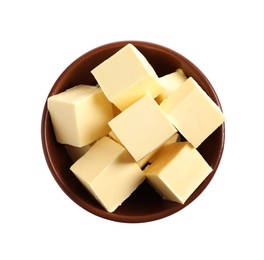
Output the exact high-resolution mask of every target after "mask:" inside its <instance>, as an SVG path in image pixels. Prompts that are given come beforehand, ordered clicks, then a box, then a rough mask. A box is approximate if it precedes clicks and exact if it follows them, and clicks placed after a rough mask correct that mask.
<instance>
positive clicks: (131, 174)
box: [70, 137, 145, 212]
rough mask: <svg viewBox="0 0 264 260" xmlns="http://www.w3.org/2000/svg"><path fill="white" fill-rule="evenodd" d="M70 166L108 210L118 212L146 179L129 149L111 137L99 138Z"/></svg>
mask: <svg viewBox="0 0 264 260" xmlns="http://www.w3.org/2000/svg"><path fill="white" fill-rule="evenodd" d="M70 169H71V171H72V172H73V173H74V174H75V176H76V177H77V178H78V179H79V180H80V182H81V183H82V184H83V185H84V187H86V189H87V190H88V191H89V192H90V193H91V194H92V195H93V196H94V197H95V199H97V201H98V202H99V203H100V204H101V205H102V206H103V207H104V208H105V209H106V210H107V211H108V212H113V211H115V210H116V209H117V207H118V206H120V205H121V204H122V203H123V202H124V201H125V200H126V199H127V198H128V197H129V196H130V195H131V194H132V193H133V192H134V191H135V190H136V188H137V187H138V186H139V185H140V184H141V183H142V182H143V181H144V179H145V175H144V174H143V172H142V170H141V169H140V167H139V166H138V164H137V163H136V162H135V161H134V159H133V158H132V156H131V155H130V154H129V153H128V152H127V150H126V149H125V148H124V147H123V146H121V145H120V144H118V143H116V142H115V141H113V140H112V139H110V138H109V137H103V138H101V139H100V140H98V141H97V142H96V143H95V144H94V145H93V146H92V147H91V148H90V149H89V150H88V152H87V153H86V154H85V155H84V156H82V157H81V158H80V159H79V160H78V161H76V162H75V163H74V164H73V165H72V166H71V168H70Z"/></svg>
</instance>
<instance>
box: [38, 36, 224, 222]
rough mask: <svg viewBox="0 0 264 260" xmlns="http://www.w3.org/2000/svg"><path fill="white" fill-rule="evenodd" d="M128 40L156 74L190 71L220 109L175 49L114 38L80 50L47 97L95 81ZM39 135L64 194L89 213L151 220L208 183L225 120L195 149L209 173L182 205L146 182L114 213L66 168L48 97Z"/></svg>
mask: <svg viewBox="0 0 264 260" xmlns="http://www.w3.org/2000/svg"><path fill="white" fill-rule="evenodd" d="M127 43H131V44H133V45H134V46H135V47H136V48H138V50H139V51H140V52H141V53H142V54H143V55H144V56H145V57H146V58H147V60H148V61H149V62H150V64H151V65H152V66H153V68H154V69H155V71H156V72H157V74H158V76H163V75H165V74H168V73H171V72H173V71H175V70H176V69H177V68H181V69H182V70H183V71H184V72H185V74H186V76H187V77H189V76H192V77H193V78H194V79H195V80H196V81H197V82H198V84H199V85H200V86H201V87H202V88H203V90H204V91H205V92H206V93H207V94H208V95H209V96H210V97H211V99H212V100H213V101H214V102H215V103H216V104H217V105H218V106H219V107H220V109H222V107H221V104H220V101H219V99H218V96H217V94H216V92H215V90H214V88H213V87H212V85H211V84H210V82H209V81H208V79H207V78H206V76H205V75H204V74H203V73H202V72H201V70H200V69H199V68H197V66H195V65H194V64H193V63H192V62H191V61H189V60H188V59H187V58H185V57H184V56H182V55H181V54H179V53H178V52H176V51H174V50H171V49H169V48H167V47H164V46H161V45H159V44H156V43H150V42H144V41H119V42H113V43H108V44H105V45H102V46H100V47H97V48H95V49H93V50H91V51H88V52H87V53H85V54H83V55H82V56H80V57H79V58H77V59H76V60H75V61H73V62H72V63H71V64H70V65H69V66H68V67H67V68H66V69H65V70H64V71H63V72H62V74H61V75H60V76H59V77H58V79H57V80H56V82H55V83H54V85H53V86H52V88H51V90H50V92H49V94H48V95H47V98H48V97H49V96H51V95H54V94H57V93H59V92H62V91H64V90H66V89H68V88H70V87H73V86H74V85H77V84H91V85H94V84H96V80H95V78H94V77H93V75H92V74H91V73H90V71H91V70H92V69H93V68H94V67H96V66H97V65H98V64H100V63H101V62H102V61H104V60H105V59H107V58H109V57H110V56H111V55H113V54H114V53H115V52H116V51H118V50H119V49H120V48H122V47H123V46H125V45H126V44H127ZM41 140H42V147H43V152H44V156H45V159H46V162H47V165H48V167H49V169H50V172H51V174H52V175H53V177H54V179H55V180H56V182H57V183H58V185H59V186H60V188H61V189H62V190H63V191H64V192H65V193H66V194H67V196H68V197H69V198H70V199H72V201H74V202H75V203H77V204H78V205H79V206H80V207H82V208H83V209H85V210H87V211H88V212H90V213H92V214H94V215H96V216H99V217H101V218H104V219H107V220H112V221H117V222H125V223H140V222H148V221H154V220H158V219H162V218H164V217H167V216H170V215H172V214H174V213H176V212H178V211H180V210H182V209H183V208H185V207H186V206H188V205H189V204H190V203H191V202H193V201H194V200H195V199H196V198H197V197H198V196H199V195H200V194H201V193H202V192H203V191H204V190H205V188H206V187H207V186H208V184H209V183H210V182H211V180H212V178H213V176H214V175H215V173H216V170H217V168H218V165H219V163H220V160H221V157H222V153H223V149H224V141H225V125H224V124H222V125H221V126H220V127H218V128H217V129H216V130H215V131H214V132H213V133H212V134H211V135H210V136H209V137H208V138H207V139H206V140H205V141H204V142H203V143H202V144H201V145H200V146H199V148H198V151H199V152H200V153H201V154H202V156H203V157H204V159H205V160H206V161H207V163H208V164H209V165H210V166H211V167H212V169H213V171H212V172H211V174H210V175H209V176H208V177H207V178H206V179H205V180H204V181H203V182H202V183H201V185H200V186H199V187H198V188H197V189H196V190H195V191H194V193H193V194H192V195H191V196H190V197H189V198H188V200H187V201H186V202H185V204H179V203H175V202H171V201H167V200H163V199H162V198H161V197H160V196H159V195H158V194H157V193H156V192H155V191H154V190H153V188H152V187H150V186H149V185H148V183H147V182H146V181H145V182H143V184H141V185H140V186H139V187H138V189H137V190H136V191H134V192H133V193H132V195H131V196H130V197H129V198H128V199H127V200H125V201H124V202H123V204H122V205H121V206H120V207H118V208H117V209H116V210H115V211H114V212H113V213H109V212H107V211H106V210H105V209H103V207H102V206H101V205H100V204H99V203H98V202H97V201H96V200H95V199H94V198H93V197H92V196H91V195H90V194H89V193H88V191H87V190H86V189H85V188H84V187H83V186H82V185H81V183H80V182H79V181H78V179H77V178H76V177H75V176H74V174H73V173H72V172H71V171H70V166H71V165H72V161H71V159H70V157H69V155H68V153H67V151H66V149H65V146H64V145H62V144H59V143H58V142H57V141H56V138H55V135H54V132H53V127H52V123H51V119H50V116H49V112H48V110H47V102H46V103H45V105H44V109H43V114H42V120H41Z"/></svg>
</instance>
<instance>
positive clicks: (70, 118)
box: [48, 85, 113, 147]
mask: <svg viewBox="0 0 264 260" xmlns="http://www.w3.org/2000/svg"><path fill="white" fill-rule="evenodd" d="M48 110H49V113H50V116H51V121H52V125H53V129H54V132H55V136H56V139H57V141H58V142H59V143H62V144H68V145H72V146H76V147H83V146H85V145H88V144H90V143H92V142H94V141H96V140H97V139H99V138H101V137H103V136H105V135H107V134H108V132H109V131H110V128H109V126H108V122H109V121H110V120H111V119H112V118H113V111H112V105H111V103H110V102H109V100H108V99H107V98H106V97H105V95H104V93H103V92H102V90H101V89H100V88H98V87H93V86H89V85H78V86H75V87H72V88H70V89H68V90H66V91H64V92H61V93H59V94H56V95H54V96H51V97H49V98H48Z"/></svg>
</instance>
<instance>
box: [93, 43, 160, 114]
mask: <svg viewBox="0 0 264 260" xmlns="http://www.w3.org/2000/svg"><path fill="white" fill-rule="evenodd" d="M91 73H92V74H93V75H94V77H95V79H96V80H97V82H98V83H99V85H100V87H101V88H102V90H103V91H104V93H105V95H106V97H107V98H108V99H109V100H110V101H111V102H112V103H113V104H114V105H115V106H116V107H117V108H119V109H120V110H121V111H123V110H125V109H126V108H127V107H129V106H130V105H132V104H133V103H134V102H135V101H137V100H138V99H140V98H141V97H143V96H144V95H145V94H146V93H150V94H151V96H152V97H157V96H158V95H159V94H160V93H161V92H162V91H163V87H162V86H161V85H160V83H159V81H158V76H157V74H156V72H155V70H154V69H153V68H152V66H151V65H150V63H149V62H148V61H147V59H146V58H145V57H144V56H143V55H142V53H140V52H139V51H138V49H137V48H135V47H134V46H133V45H132V44H127V45H126V46H124V47H123V48H121V49H120V50H119V51H117V52H116V53H115V54H114V55H112V56H111V57H110V58H108V59H106V60H105V61H104V62H102V63H101V64H99V65H98V66H97V67H96V68H94V69H93V70H92V71H91Z"/></svg>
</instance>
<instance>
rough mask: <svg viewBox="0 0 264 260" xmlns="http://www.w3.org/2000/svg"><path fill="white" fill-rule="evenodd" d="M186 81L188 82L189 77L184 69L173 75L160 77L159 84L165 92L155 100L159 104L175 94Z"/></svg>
mask: <svg viewBox="0 0 264 260" xmlns="http://www.w3.org/2000/svg"><path fill="white" fill-rule="evenodd" d="M185 80H187V77H186V75H185V73H184V72H183V70H182V69H177V70H176V71H174V72H172V73H169V74H166V75H164V76H162V77H160V78H159V82H160V84H161V85H162V86H163V87H164V91H163V92H162V93H161V94H160V95H158V96H157V97H156V99H155V100H156V101H157V102H158V104H160V103H161V102H162V101H163V100H164V99H165V98H167V97H168V96H169V95H170V94H171V93H173V92H174V91H175V90H176V89H177V88H178V87H179V86H180V85H181V84H182V83H183V82H184V81H185Z"/></svg>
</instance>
